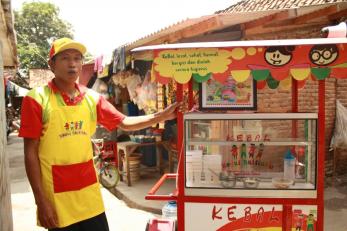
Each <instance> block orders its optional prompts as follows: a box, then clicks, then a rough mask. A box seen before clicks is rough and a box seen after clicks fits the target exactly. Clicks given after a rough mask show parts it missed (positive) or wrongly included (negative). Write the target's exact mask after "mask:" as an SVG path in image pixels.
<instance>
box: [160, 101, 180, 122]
mask: <svg viewBox="0 0 347 231" xmlns="http://www.w3.org/2000/svg"><path fill="white" fill-rule="evenodd" d="M182 105H183V103H182V102H179V103H178V102H175V103H173V104H171V105H169V106H168V107H167V108H165V109H164V110H163V111H162V112H160V113H161V117H162V118H163V119H164V120H172V119H174V118H176V115H177V114H176V109H178V110H179V111H181V107H182Z"/></svg>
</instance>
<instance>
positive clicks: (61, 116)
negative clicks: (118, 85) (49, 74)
mask: <svg viewBox="0 0 347 231" xmlns="http://www.w3.org/2000/svg"><path fill="white" fill-rule="evenodd" d="M49 102H50V105H51V110H50V111H49V123H48V124H47V128H46V129H44V133H43V135H42V136H41V138H40V146H39V159H40V165H41V172H42V183H43V188H44V190H45V193H46V195H47V197H48V199H49V200H50V201H51V203H52V204H53V206H54V207H55V209H56V212H57V215H58V222H59V226H58V227H65V226H68V225H70V224H73V223H76V222H79V221H82V220H85V219H88V218H91V217H93V216H96V215H98V214H100V213H102V212H104V211H105V209H104V204H103V201H102V197H101V192H100V185H99V184H98V182H97V176H96V171H95V168H94V165H93V161H92V157H93V150H92V146H91V140H90V137H91V135H92V134H93V133H94V132H95V129H96V120H95V119H93V118H92V116H91V112H90V109H89V106H88V104H87V101H86V98H84V99H83V100H82V103H81V105H77V106H58V104H57V98H56V96H55V94H54V93H53V92H51V94H50V99H49Z"/></svg>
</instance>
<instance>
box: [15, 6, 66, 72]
mask: <svg viewBox="0 0 347 231" xmlns="http://www.w3.org/2000/svg"><path fill="white" fill-rule="evenodd" d="M14 18H15V20H14V27H15V30H16V33H17V49H18V56H19V61H20V69H22V70H23V71H24V72H27V71H28V70H29V68H47V67H48V65H47V60H48V52H49V48H50V44H51V43H52V41H54V40H55V39H57V38H61V37H68V38H73V34H72V26H71V24H70V23H68V22H66V21H64V20H62V19H60V18H59V8H58V7H57V6H55V5H54V4H52V3H49V2H30V3H23V5H22V9H21V10H19V11H14Z"/></svg>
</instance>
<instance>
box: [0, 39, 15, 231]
mask: <svg viewBox="0 0 347 231" xmlns="http://www.w3.org/2000/svg"><path fill="white" fill-rule="evenodd" d="M0 45H1V44H0ZM1 47H2V46H0V51H1V52H0V121H1V122H0V230H1V231H12V230H13V222H12V205H11V186H10V179H9V162H8V158H7V153H6V144H7V138H6V137H7V136H6V124H5V123H6V114H5V94H4V93H5V90H4V65H3V57H2V55H1V54H3V52H2V49H1Z"/></svg>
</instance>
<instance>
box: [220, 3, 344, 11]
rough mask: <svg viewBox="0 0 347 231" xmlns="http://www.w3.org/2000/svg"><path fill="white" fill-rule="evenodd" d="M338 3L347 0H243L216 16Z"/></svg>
mask: <svg viewBox="0 0 347 231" xmlns="http://www.w3.org/2000/svg"><path fill="white" fill-rule="evenodd" d="M337 2H346V0H243V1H240V2H238V3H236V4H234V5H231V6H229V7H228V8H226V9H224V10H220V11H217V12H216V14H219V13H230V12H254V11H265V10H278V9H290V8H298V7H303V6H314V5H322V4H329V3H337Z"/></svg>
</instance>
